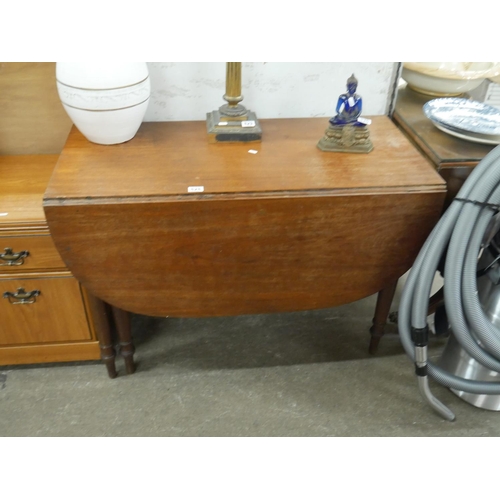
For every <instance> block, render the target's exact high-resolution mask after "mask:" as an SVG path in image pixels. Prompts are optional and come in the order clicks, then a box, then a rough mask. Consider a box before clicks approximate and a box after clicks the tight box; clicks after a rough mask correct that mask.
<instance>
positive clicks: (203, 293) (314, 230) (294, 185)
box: [44, 117, 445, 316]
mask: <svg viewBox="0 0 500 500" xmlns="http://www.w3.org/2000/svg"><path fill="white" fill-rule="evenodd" d="M326 125H327V120H324V119H295V120H293V119H292V120H288V119H287V120H263V121H262V128H263V131H264V138H263V142H262V144H261V145H260V146H259V147H255V145H252V146H251V147H249V145H248V144H208V143H207V139H206V130H205V129H204V126H205V124H204V123H202V122H185V123H145V124H143V125H142V127H141V129H140V131H139V134H138V136H137V137H136V138H134V139H133V140H132V141H130V142H129V143H126V144H122V145H118V146H112V147H104V146H98V145H93V144H91V143H89V142H88V141H86V139H84V138H83V137H82V136H81V134H79V133H78V131H76V130H73V131H72V132H71V134H70V137H69V140H68V143H67V145H66V147H65V148H64V150H63V152H62V155H61V158H60V160H59V162H58V164H57V166H56V169H55V171H54V175H53V176H52V179H51V181H50V183H49V186H48V188H47V191H46V194H45V200H44V206H45V212H46V215H47V220H48V223H49V226H50V230H51V233H52V235H53V238H54V240H55V242H56V245H57V248H58V250H59V252H60V254H61V256H62V257H63V260H64V262H65V263H66V265H67V266H68V268H69V269H70V270H71V271H72V273H73V274H74V276H75V277H76V278H77V279H78V280H79V281H81V283H82V284H83V285H84V286H85V287H86V288H88V289H89V290H90V291H91V292H92V293H93V294H94V295H96V296H98V297H99V298H101V299H103V300H105V301H106V302H108V303H110V304H112V305H114V306H117V307H119V308H121V309H125V310H127V311H131V312H136V313H140V314H148V315H157V316H164V315H172V316H214V315H235V314H249V313H264V312H278V311H293V310H306V309H316V308H323V307H331V306H335V305H339V304H342V303H347V302H352V301H354V300H357V299H360V298H362V297H366V296H368V295H370V294H373V293H375V292H377V291H379V290H381V289H383V288H385V287H386V286H388V285H389V284H391V285H392V284H393V283H394V281H395V280H396V279H397V278H398V277H399V276H401V275H402V274H403V273H404V272H406V271H407V270H408V268H409V267H410V266H411V264H412V262H413V260H414V258H415V257H416V255H417V253H418V251H419V249H420V247H421V245H422V244H423V242H424V240H425V238H426V236H427V235H428V233H429V232H430V230H431V229H432V227H433V225H434V224H435V222H436V221H437V219H438V217H439V214H440V211H441V207H442V203H443V199H444V194H445V183H444V182H443V180H442V179H441V177H440V176H439V175H438V174H437V173H436V172H435V171H434V169H433V168H432V167H431V166H430V165H429V164H428V162H427V161H425V159H423V157H422V156H421V155H420V153H418V152H417V151H416V150H415V148H414V147H413V146H412V145H411V144H410V143H409V141H408V140H407V139H406V138H405V137H404V135H403V134H402V133H401V132H400V131H399V130H398V129H397V128H396V127H395V126H394V124H392V123H391V121H390V120H389V119H388V118H387V117H374V120H373V124H372V126H371V129H370V130H371V133H372V141H373V143H374V145H375V149H374V151H373V152H372V153H370V154H368V155H366V154H365V155H363V154H345V153H325V152H322V151H320V150H318V149H317V148H316V143H317V141H318V140H319V138H320V137H321V136H322V133H323V131H324V129H325V128H326ZM249 149H257V150H258V153H257V154H255V155H252V154H250V153H249V152H248V150H249ZM197 185H203V186H204V192H203V193H195V194H188V193H187V187H189V186H197Z"/></svg>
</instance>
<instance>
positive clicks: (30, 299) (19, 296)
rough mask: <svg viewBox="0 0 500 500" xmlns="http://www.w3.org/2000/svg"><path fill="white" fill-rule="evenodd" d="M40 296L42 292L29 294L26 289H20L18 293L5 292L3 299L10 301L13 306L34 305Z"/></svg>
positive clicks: (37, 291)
mask: <svg viewBox="0 0 500 500" xmlns="http://www.w3.org/2000/svg"><path fill="white" fill-rule="evenodd" d="M39 295H40V290H33V291H31V292H27V291H25V290H24V288H18V289H17V292H15V293H12V292H4V294H3V298H4V299H8V301H9V302H10V303H11V304H34V303H35V302H36V298H37V297H38V296H39Z"/></svg>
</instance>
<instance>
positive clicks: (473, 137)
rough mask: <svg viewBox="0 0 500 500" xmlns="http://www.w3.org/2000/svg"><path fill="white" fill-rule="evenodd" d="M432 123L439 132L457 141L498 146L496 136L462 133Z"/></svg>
mask: <svg viewBox="0 0 500 500" xmlns="http://www.w3.org/2000/svg"><path fill="white" fill-rule="evenodd" d="M432 123H433V124H434V125H435V126H436V127H437V128H438V129H439V130H442V131H443V132H446V133H447V134H450V135H453V136H454V137H458V138H459V139H464V140H466V141H471V142H479V143H480V144H491V145H492V146H496V145H497V144H500V137H498V139H495V137H496V136H494V135H488V136H484V135H481V134H474V133H473V132H463V131H461V130H459V129H454V128H452V127H447V126H446V125H443V124H442V123H439V122H437V121H434V120H433V121H432Z"/></svg>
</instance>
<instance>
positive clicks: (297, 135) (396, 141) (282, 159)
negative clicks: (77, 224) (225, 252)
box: [45, 116, 443, 204]
mask: <svg viewBox="0 0 500 500" xmlns="http://www.w3.org/2000/svg"><path fill="white" fill-rule="evenodd" d="M372 120H373V121H372V124H371V125H370V136H371V140H372V142H373V144H374V149H373V151H372V152H371V153H369V154H359V153H358V154H355V153H331V152H324V151H321V150H319V149H318V148H317V146H316V145H317V142H318V141H319V139H320V138H321V137H322V136H323V134H324V131H325V129H326V128H327V126H328V120H327V119H325V118H297V119H273V120H261V127H262V130H263V139H262V142H261V143H232V144H220V143H218V144H209V143H208V140H207V132H206V124H205V122H201V121H196V122H147V123H143V124H142V126H141V127H140V129H139V131H138V133H137V135H136V136H135V138H134V139H132V140H131V141H129V142H127V143H124V144H118V145H113V146H103V145H97V144H93V143H91V142H89V141H88V140H87V139H85V137H84V136H83V135H82V134H81V133H80V132H79V131H78V130H77V129H76V128H74V127H73V129H72V131H71V132H70V134H69V137H68V140H67V143H66V146H65V148H64V150H63V152H62V154H61V156H60V158H59V161H58V163H57V165H56V168H55V171H54V174H53V176H52V178H51V181H50V183H49V186H48V188H47V191H46V193H45V203H46V204H51V203H54V204H60V203H65V202H68V201H69V200H72V202H74V201H75V200H83V201H82V203H92V200H95V201H97V200H102V199H106V198H112V199H113V200H117V199H122V198H129V197H139V198H154V197H157V196H161V197H169V196H170V197H176V198H178V197H185V196H205V197H206V196H214V195H225V196H227V195H238V194H239V195H241V194H244V195H266V194H272V193H276V192H280V193H283V192H289V193H293V192H297V191H300V192H303V191H304V190H307V191H322V190H327V191H329V192H331V191H335V190H338V191H339V192H343V191H345V190H346V189H349V190H353V189H354V190H359V191H360V192H364V191H365V190H366V189H375V190H378V191H380V190H401V189H404V190H408V189H410V190H426V191H429V190H439V191H442V190H443V181H442V179H441V178H440V177H439V176H438V175H437V174H436V173H435V172H434V171H433V169H432V168H429V165H428V164H427V162H426V161H425V160H424V159H423V157H422V155H421V154H420V153H419V152H418V151H417V150H416V149H415V148H414V146H413V145H412V144H411V143H410V141H409V140H408V139H407V138H406V137H405V136H404V134H402V133H401V132H400V131H399V129H398V128H397V127H396V126H395V125H394V123H393V122H392V121H391V120H390V119H389V118H388V117H386V116H376V117H373V118H372ZM252 151H255V152H256V153H252ZM200 186H202V187H203V193H202V194H201V195H200V194H199V193H189V192H188V190H189V188H191V187H200Z"/></svg>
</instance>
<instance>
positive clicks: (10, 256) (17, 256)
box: [0, 248, 30, 266]
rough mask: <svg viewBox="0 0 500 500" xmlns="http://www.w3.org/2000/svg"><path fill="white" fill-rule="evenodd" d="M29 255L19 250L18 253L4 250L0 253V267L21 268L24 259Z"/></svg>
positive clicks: (7, 249) (26, 251) (9, 249)
mask: <svg viewBox="0 0 500 500" xmlns="http://www.w3.org/2000/svg"><path fill="white" fill-rule="evenodd" d="M29 254H30V253H29V252H28V250H21V251H20V252H17V253H14V252H13V251H12V248H6V249H5V250H4V253H0V261H2V260H3V262H0V266H22V265H23V264H24V258H25V257H27V256H28V255H29Z"/></svg>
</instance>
